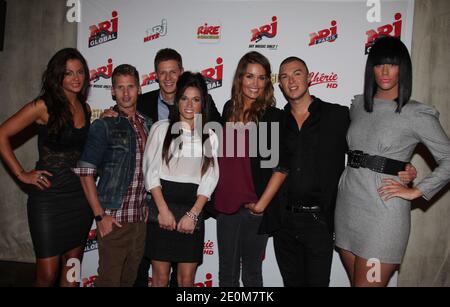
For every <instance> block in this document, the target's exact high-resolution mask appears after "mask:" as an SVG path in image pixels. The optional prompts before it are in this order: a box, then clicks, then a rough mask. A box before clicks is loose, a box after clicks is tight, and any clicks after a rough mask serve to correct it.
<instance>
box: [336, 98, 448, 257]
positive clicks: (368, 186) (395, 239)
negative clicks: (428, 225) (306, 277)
mask: <svg viewBox="0 0 450 307" xmlns="http://www.w3.org/2000/svg"><path fill="white" fill-rule="evenodd" d="M396 106H397V104H396V103H395V102H394V101H390V100H380V99H375V100H374V108H373V112H372V113H368V112H366V111H365V110H364V98H363V96H362V95H359V96H356V97H355V98H354V99H353V101H352V106H351V107H350V118H351V124H350V128H349V130H348V133H347V141H348V145H349V149H350V150H362V151H364V152H365V153H368V154H371V155H379V156H383V157H387V158H391V159H395V160H400V161H404V162H409V161H410V160H411V157H412V154H413V151H414V149H415V147H416V145H417V144H418V143H423V144H424V145H425V146H426V147H427V148H428V149H429V150H430V152H431V153H432V154H433V156H434V158H435V160H436V162H437V163H438V165H439V166H438V167H437V168H436V169H435V170H434V171H433V172H432V173H431V174H429V175H428V176H426V177H425V178H424V179H423V180H421V181H420V183H419V184H417V185H416V187H417V188H419V189H420V190H421V191H422V192H423V194H424V196H423V197H424V198H425V199H430V198H431V197H432V196H433V195H434V194H436V193H437V192H438V191H439V190H440V189H441V188H442V187H443V186H444V185H446V184H447V183H448V182H449V181H450V140H449V138H448V136H447V135H446V133H445V132H444V131H443V129H442V127H441V125H440V123H439V113H438V112H437V111H436V109H434V108H433V107H430V106H427V105H425V104H422V103H419V102H417V101H414V100H411V101H410V102H408V103H407V104H406V105H405V106H404V107H403V109H402V112H401V113H396V112H395V109H396ZM384 178H393V179H396V180H398V181H399V178H398V177H397V176H391V175H387V174H381V173H376V172H373V171H371V170H369V169H366V168H358V169H356V168H351V167H349V166H347V167H346V169H345V170H344V172H343V174H342V176H341V179H340V182H339V189H338V196H337V203H336V213H335V230H336V246H338V247H340V248H342V249H345V250H348V251H350V252H352V253H354V254H355V255H357V256H359V257H362V258H364V259H370V258H376V259H379V261H380V262H381V263H395V264H396V263H401V262H402V259H403V256H404V254H405V249H406V245H407V243H408V237H409V232H410V222H411V212H410V202H409V201H407V200H404V199H402V198H398V197H395V198H391V199H390V200H388V201H384V200H383V199H382V198H381V197H380V196H379V194H378V192H377V189H378V188H379V187H381V186H382V180H383V179H384Z"/></svg>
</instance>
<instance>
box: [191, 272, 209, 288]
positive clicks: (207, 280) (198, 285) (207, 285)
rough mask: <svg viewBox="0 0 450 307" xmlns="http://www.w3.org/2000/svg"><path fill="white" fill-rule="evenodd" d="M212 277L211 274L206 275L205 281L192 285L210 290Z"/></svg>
mask: <svg viewBox="0 0 450 307" xmlns="http://www.w3.org/2000/svg"><path fill="white" fill-rule="evenodd" d="M212 277H213V275H212V274H211V273H206V275H205V278H206V280H205V281H203V282H197V283H194V287H199V288H201V287H207V288H211V287H212V286H213V281H212Z"/></svg>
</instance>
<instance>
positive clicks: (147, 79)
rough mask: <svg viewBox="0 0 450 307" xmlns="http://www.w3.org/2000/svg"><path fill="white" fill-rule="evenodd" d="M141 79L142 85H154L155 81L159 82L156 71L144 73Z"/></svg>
mask: <svg viewBox="0 0 450 307" xmlns="http://www.w3.org/2000/svg"><path fill="white" fill-rule="evenodd" d="M141 80H142V83H141V86H142V87H144V86H147V85H152V84H153V83H156V82H158V81H157V80H156V72H151V73H149V74H148V75H142V76H141Z"/></svg>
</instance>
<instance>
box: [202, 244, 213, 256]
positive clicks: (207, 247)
mask: <svg viewBox="0 0 450 307" xmlns="http://www.w3.org/2000/svg"><path fill="white" fill-rule="evenodd" d="M203 255H214V242H213V241H211V240H208V241H207V242H205V244H204V247H203Z"/></svg>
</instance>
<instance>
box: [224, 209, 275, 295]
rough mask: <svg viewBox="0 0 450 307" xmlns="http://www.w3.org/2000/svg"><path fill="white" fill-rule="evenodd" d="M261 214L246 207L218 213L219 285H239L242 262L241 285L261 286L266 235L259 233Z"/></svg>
mask: <svg viewBox="0 0 450 307" xmlns="http://www.w3.org/2000/svg"><path fill="white" fill-rule="evenodd" d="M261 220H262V216H257V215H253V214H251V213H250V211H249V210H248V209H244V208H243V209H240V210H239V211H238V212H236V213H235V214H219V215H218V216H217V243H218V248H219V287H239V280H240V273H241V264H242V283H243V284H244V287H262V286H263V278H262V262H263V259H264V255H265V251H266V245H267V239H268V236H267V235H260V234H258V229H259V225H260V224H261Z"/></svg>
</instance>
